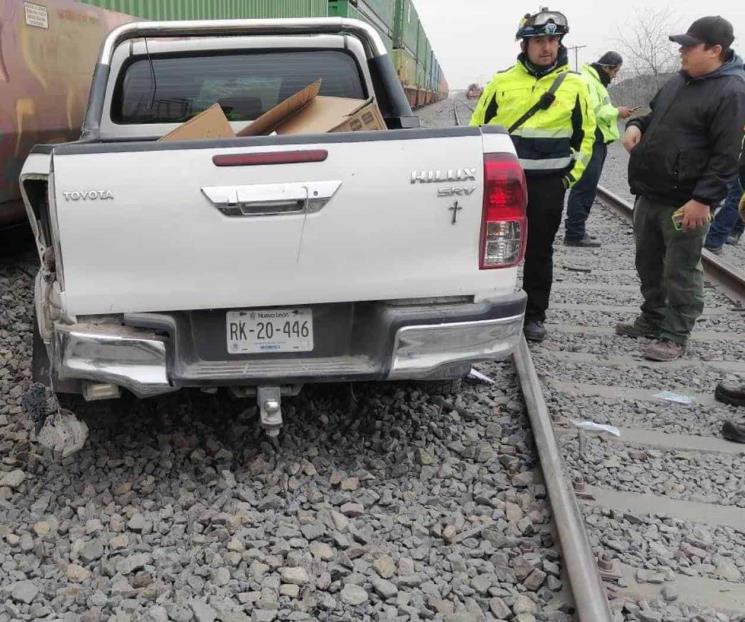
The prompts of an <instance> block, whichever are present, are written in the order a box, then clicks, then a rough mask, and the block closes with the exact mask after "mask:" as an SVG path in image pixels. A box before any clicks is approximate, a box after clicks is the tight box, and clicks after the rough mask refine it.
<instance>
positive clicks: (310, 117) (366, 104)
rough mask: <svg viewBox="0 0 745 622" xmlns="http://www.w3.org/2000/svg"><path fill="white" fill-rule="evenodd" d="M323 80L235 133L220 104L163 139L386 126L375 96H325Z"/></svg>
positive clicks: (231, 136)
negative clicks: (322, 85)
mask: <svg viewBox="0 0 745 622" xmlns="http://www.w3.org/2000/svg"><path fill="white" fill-rule="evenodd" d="M320 89H321V81H320V80H318V81H316V82H314V83H313V84H310V85H308V86H307V87H305V88H304V89H303V90H301V91H299V92H297V93H295V94H294V95H292V96H291V97H288V98H287V99H285V100H284V101H282V102H280V103H279V104H277V105H276V106H274V108H272V109H270V110H267V111H266V112H265V113H264V114H263V115H261V116H260V117H259V118H258V119H256V120H255V121H253V122H252V123H250V124H249V125H247V126H246V127H245V128H243V129H242V130H241V131H240V132H238V133H237V134H235V133H234V132H233V130H232V128H231V127H230V123H229V122H228V119H227V117H226V116H225V114H224V113H223V111H222V109H221V108H220V105H219V104H214V105H212V106H211V107H209V108H208V109H207V110H205V111H204V112H201V113H200V114H198V115H197V116H195V117H194V118H193V119H190V120H189V121H187V122H186V123H184V124H183V125H180V126H179V127H177V128H176V129H174V130H173V131H171V132H169V133H168V134H166V135H165V136H163V137H162V138H161V139H160V140H161V141H174V140H199V139H208V138H234V137H236V136H266V135H268V134H271V133H273V132H276V133H277V134H281V135H287V134H325V133H327V132H360V131H376V130H384V129H386V125H385V121H384V120H383V115H382V114H381V113H380V109H379V108H378V105H377V104H376V103H375V99H374V98H370V99H366V100H362V99H350V98H345V97H323V96H319V95H318V92H319V91H320Z"/></svg>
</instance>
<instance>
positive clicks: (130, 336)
mask: <svg viewBox="0 0 745 622" xmlns="http://www.w3.org/2000/svg"><path fill="white" fill-rule="evenodd" d="M55 345H56V347H55V359H56V360H55V361H54V366H55V368H56V372H57V375H58V376H59V378H60V379H62V380H66V379H77V380H91V381H94V382H104V383H109V384H114V385H118V386H121V387H124V388H126V389H129V390H130V391H131V392H132V393H134V394H135V395H137V396H138V397H151V396H154V395H161V394H163V393H170V392H171V391H175V390H176V388H175V387H172V386H171V385H170V384H169V382H168V376H167V365H166V342H165V339H164V338H162V337H159V336H157V335H156V334H155V333H153V332H151V331H144V330H139V329H136V328H129V327H127V326H117V325H112V324H75V325H74V326H65V325H57V326H55Z"/></svg>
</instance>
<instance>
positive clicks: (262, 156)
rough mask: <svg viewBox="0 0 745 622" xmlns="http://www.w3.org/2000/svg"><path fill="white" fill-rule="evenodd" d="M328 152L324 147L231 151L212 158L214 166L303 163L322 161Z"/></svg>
mask: <svg viewBox="0 0 745 622" xmlns="http://www.w3.org/2000/svg"><path fill="white" fill-rule="evenodd" d="M328 156H329V152H328V151H326V150H325V149H305V150H302V151H268V152H262V153H231V154H223V155H216V156H214V157H213V158H212V162H213V164H214V165H215V166H264V165H267V164H304V163H306V162H324V161H325V160H326V158H328Z"/></svg>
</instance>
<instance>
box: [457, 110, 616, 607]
mask: <svg viewBox="0 0 745 622" xmlns="http://www.w3.org/2000/svg"><path fill="white" fill-rule="evenodd" d="M453 114H454V116H455V124H456V125H460V117H459V115H458V102H457V101H456V102H454V103H453ZM512 360H513V363H514V365H515V370H516V372H517V377H518V379H519V381H520V388H521V390H522V393H523V397H524V399H525V404H526V406H527V408H528V417H529V419H530V427H531V428H532V430H533V437H534V438H535V445H536V449H537V451H538V457H539V459H540V461H541V470H542V471H543V480H544V481H545V483H546V490H547V491H548V496H549V500H550V501H551V510H552V511H553V516H554V522H555V523H556V530H557V532H558V534H559V543H560V545H561V550H562V552H563V554H564V555H563V557H564V565H565V567H566V569H567V574H568V575H569V583H570V585H571V589H572V595H573V596H574V604H575V607H576V608H577V615H578V616H579V620H580V622H611V620H612V618H611V613H610V609H609V607H608V597H607V594H606V591H605V587H604V586H603V583H602V581H601V580H600V574H599V573H598V568H597V564H596V563H595V558H594V557H593V555H592V548H591V547H590V541H589V539H588V537H587V532H586V531H585V524H584V521H583V519H582V514H581V513H580V511H579V505H578V504H577V498H576V497H575V495H574V488H573V487H572V486H571V484H569V483H568V480H567V478H566V477H565V476H564V466H563V462H562V460H561V453H560V451H559V445H558V443H557V442H556V435H555V434H554V428H553V424H552V423H551V416H550V415H549V412H548V406H547V405H546V400H545V399H544V398H543V391H542V389H541V381H540V380H539V379H538V374H537V372H536V370H535V366H534V365H533V359H532V357H531V356H530V350H529V349H528V343H527V342H526V341H525V338H524V337H523V338H522V339H521V340H520V345H519V346H518V349H517V350H516V351H515V352H514V353H513V354H512Z"/></svg>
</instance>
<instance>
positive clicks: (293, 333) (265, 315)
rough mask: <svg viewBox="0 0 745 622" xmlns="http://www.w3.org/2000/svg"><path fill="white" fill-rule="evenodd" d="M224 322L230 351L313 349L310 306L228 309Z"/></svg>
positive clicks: (265, 351) (302, 350) (296, 350)
mask: <svg viewBox="0 0 745 622" xmlns="http://www.w3.org/2000/svg"><path fill="white" fill-rule="evenodd" d="M225 325H226V329H227V339H228V352H229V353H230V354H251V353H260V352H264V353H271V352H310V351H312V350H313V311H312V310H311V309H252V310H250V311H228V312H227V318H226V322H225Z"/></svg>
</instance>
